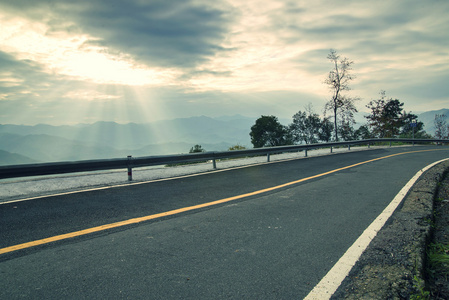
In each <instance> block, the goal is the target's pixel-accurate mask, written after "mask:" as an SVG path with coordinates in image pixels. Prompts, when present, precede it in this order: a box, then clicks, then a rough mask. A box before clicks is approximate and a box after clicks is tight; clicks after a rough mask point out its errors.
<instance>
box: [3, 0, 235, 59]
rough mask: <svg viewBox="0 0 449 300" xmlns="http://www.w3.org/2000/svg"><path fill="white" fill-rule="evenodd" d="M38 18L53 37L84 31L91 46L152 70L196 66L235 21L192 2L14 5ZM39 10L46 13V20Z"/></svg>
mask: <svg viewBox="0 0 449 300" xmlns="http://www.w3.org/2000/svg"><path fill="white" fill-rule="evenodd" d="M8 6H9V8H10V9H16V11H17V10H18V9H19V8H24V10H25V12H23V13H22V14H26V15H28V16H30V17H33V18H35V19H40V20H42V19H44V20H46V23H47V25H49V26H50V29H49V32H48V33H49V34H55V33H57V32H61V31H63V32H68V31H70V32H84V33H88V34H89V35H90V36H92V37H95V39H91V40H88V41H86V44H88V45H94V46H101V47H105V48H110V49H113V51H117V52H120V53H127V54H130V55H132V56H133V58H134V59H136V60H137V61H138V62H141V63H145V64H147V65H149V66H159V67H160V66H163V67H174V66H176V67H181V68H182V67H193V66H195V65H197V64H199V63H201V62H204V61H206V60H207V59H208V58H209V57H210V56H213V55H214V54H215V53H216V52H217V51H224V50H226V49H223V48H222V47H221V46H220V42H221V40H222V39H223V38H224V34H225V33H226V32H227V26H228V24H229V23H230V19H232V14H231V13H230V11H229V8H230V7H229V6H226V5H225V4H222V3H217V4H212V3H210V2H209V1H191V0H174V1H165V0H153V1H139V0H129V1H117V0H116V1H107V2H105V1H102V0H80V1H71V0H61V1H56V2H55V1H49V0H47V1H44V0H43V1H23V0H19V1H12V2H11V3H9V4H8ZM36 11H41V12H44V13H43V15H44V16H45V17H44V18H43V17H42V16H41V17H38V15H37V14H36V13H35V12H36Z"/></svg>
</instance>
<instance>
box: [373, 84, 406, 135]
mask: <svg viewBox="0 0 449 300" xmlns="http://www.w3.org/2000/svg"><path fill="white" fill-rule="evenodd" d="M403 106H404V103H401V102H400V101H399V100H398V99H394V100H393V99H389V100H387V99H386V96H385V91H381V98H380V99H377V100H372V101H370V102H369V104H368V105H367V106H366V107H368V108H369V109H370V110H371V113H370V114H369V115H368V116H366V117H365V118H367V119H368V126H369V127H370V128H371V132H372V134H373V135H374V136H376V137H380V138H384V137H395V136H397V135H399V133H400V130H401V128H402V126H403V125H404V112H403V109H402V107H403Z"/></svg>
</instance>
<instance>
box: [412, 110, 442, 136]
mask: <svg viewBox="0 0 449 300" xmlns="http://www.w3.org/2000/svg"><path fill="white" fill-rule="evenodd" d="M435 115H446V122H447V124H448V125H449V109H440V110H432V111H427V112H424V113H422V114H419V115H418V120H419V121H421V122H423V123H424V130H425V131H426V132H427V133H429V134H431V135H434V134H435V124H434V121H435Z"/></svg>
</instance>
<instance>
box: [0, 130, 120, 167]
mask: <svg viewBox="0 0 449 300" xmlns="http://www.w3.org/2000/svg"><path fill="white" fill-rule="evenodd" d="M0 150H3V151H7V152H11V153H16V154H20V155H22V156H26V157H28V158H30V159H32V160H35V161H40V162H54V161H64V160H82V159H96V158H97V159H98V158H112V157H116V156H118V155H120V153H119V151H117V150H115V149H113V148H108V147H91V146H85V145H83V144H82V143H81V142H77V141H72V140H68V139H64V138H60V137H55V136H50V135H46V134H31V135H23V136H22V135H18V134H9V133H0ZM21 163H23V162H21Z"/></svg>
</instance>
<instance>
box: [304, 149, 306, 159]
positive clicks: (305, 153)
mask: <svg viewBox="0 0 449 300" xmlns="http://www.w3.org/2000/svg"><path fill="white" fill-rule="evenodd" d="M304 157H307V149H306V150H304Z"/></svg>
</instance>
